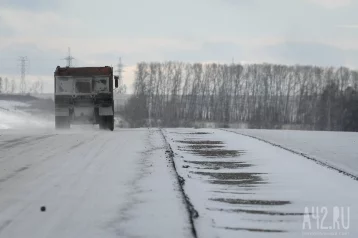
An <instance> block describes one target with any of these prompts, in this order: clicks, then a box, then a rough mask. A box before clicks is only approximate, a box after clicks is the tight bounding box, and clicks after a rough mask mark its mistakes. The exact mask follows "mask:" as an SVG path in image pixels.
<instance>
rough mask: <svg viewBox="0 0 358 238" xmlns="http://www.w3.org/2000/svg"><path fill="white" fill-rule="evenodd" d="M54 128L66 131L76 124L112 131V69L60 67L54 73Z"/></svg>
mask: <svg viewBox="0 0 358 238" xmlns="http://www.w3.org/2000/svg"><path fill="white" fill-rule="evenodd" d="M54 78H55V79H54V80H55V88H54V92H55V95H54V100H55V127H56V129H69V128H70V127H71V124H72V125H76V124H98V125H99V128H100V129H103V130H111V131H113V130H114V101H113V90H114V87H113V81H114V82H115V83H114V84H115V85H114V86H115V88H118V78H119V77H118V76H114V75H113V68H112V67H109V66H104V67H60V66H57V67H56V70H55V73H54Z"/></svg>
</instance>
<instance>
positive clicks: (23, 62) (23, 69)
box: [19, 56, 28, 93]
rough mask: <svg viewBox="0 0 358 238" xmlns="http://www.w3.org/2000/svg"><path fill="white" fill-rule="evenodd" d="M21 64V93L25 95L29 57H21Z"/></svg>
mask: <svg viewBox="0 0 358 238" xmlns="http://www.w3.org/2000/svg"><path fill="white" fill-rule="evenodd" d="M19 61H20V64H21V68H20V70H21V82H20V92H21V93H25V92H26V82H25V77H26V72H27V66H28V58H27V56H21V57H20V58H19Z"/></svg>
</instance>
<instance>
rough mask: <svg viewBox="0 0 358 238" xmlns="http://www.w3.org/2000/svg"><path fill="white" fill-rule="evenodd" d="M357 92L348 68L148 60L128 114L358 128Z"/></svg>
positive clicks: (176, 122)
mask: <svg viewBox="0 0 358 238" xmlns="http://www.w3.org/2000/svg"><path fill="white" fill-rule="evenodd" d="M357 90H358V72H357V71H352V70H350V69H348V68H345V67H340V68H333V67H316V66H300V65H296V66H285V65H274V64H251V65H240V64H230V65H227V64H201V63H195V64H188V63H182V62H164V63H157V62H151V63H147V62H141V63H138V64H137V68H136V72H135V84H134V95H133V97H132V98H131V99H130V100H129V101H128V103H127V105H126V107H125V110H124V112H123V113H124V115H125V116H126V117H127V119H128V120H129V121H131V122H132V123H133V126H144V125H146V123H148V119H150V122H151V123H152V125H158V124H160V125H161V126H173V127H175V126H192V125H193V122H215V123H217V124H219V125H220V126H225V127H226V126H229V124H231V123H247V124H249V125H250V127H251V128H282V126H284V125H299V126H300V127H301V128H305V129H318V130H358V128H356V127H358V125H355V123H356V122H355V121H357V120H358V112H357V110H358V104H357V103H358V93H357ZM355 128H356V129H355Z"/></svg>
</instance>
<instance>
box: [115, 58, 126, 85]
mask: <svg viewBox="0 0 358 238" xmlns="http://www.w3.org/2000/svg"><path fill="white" fill-rule="evenodd" d="M116 72H117V73H118V81H119V82H120V83H121V82H122V79H123V78H122V73H123V72H124V71H123V64H122V58H121V57H119V61H118V63H117V70H116Z"/></svg>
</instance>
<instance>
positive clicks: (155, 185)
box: [0, 129, 192, 238]
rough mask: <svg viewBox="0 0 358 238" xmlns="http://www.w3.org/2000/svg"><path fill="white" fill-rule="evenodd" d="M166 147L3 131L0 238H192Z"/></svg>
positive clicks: (118, 136) (131, 139)
mask: <svg viewBox="0 0 358 238" xmlns="http://www.w3.org/2000/svg"><path fill="white" fill-rule="evenodd" d="M165 145H166V144H165V142H164V140H163V137H162V135H161V134H160V132H159V131H158V130H147V129H143V130H140V129H138V130H117V131H115V132H103V131H98V130H88V131H83V130H78V131H77V130H74V131H68V132H55V131H52V130H48V131H43V130H41V131H36V130H33V131H31V132H29V131H28V132H25V133H24V132H22V131H21V130H17V131H16V130H5V131H0V237H4V238H5V237H6V238H20V237H36V238H41V237H46V238H47V237H51V238H55V237H59V238H60V237H61V238H64V237H87V238H89V237H165V238H166V237H192V231H191V226H190V222H189V215H188V213H187V210H186V205H185V200H184V198H183V196H182V193H181V192H180V187H179V183H178V182H177V179H176V173H175V171H174V168H173V167H172V163H171V161H170V159H168V158H166V154H165V151H166V148H165ZM42 206H44V207H46V211H41V209H40V208H41V207H42Z"/></svg>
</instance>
